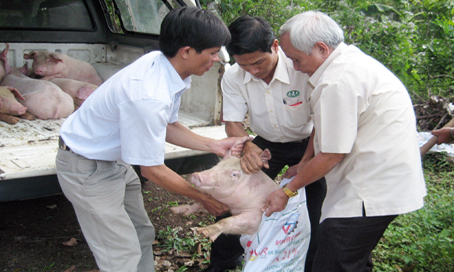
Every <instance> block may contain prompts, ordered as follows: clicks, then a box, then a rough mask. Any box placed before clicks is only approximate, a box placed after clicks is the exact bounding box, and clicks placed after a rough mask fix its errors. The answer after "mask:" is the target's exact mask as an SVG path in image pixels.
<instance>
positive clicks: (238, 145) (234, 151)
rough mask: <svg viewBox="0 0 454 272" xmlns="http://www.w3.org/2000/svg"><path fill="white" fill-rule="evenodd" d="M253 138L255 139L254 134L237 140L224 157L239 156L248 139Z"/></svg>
mask: <svg viewBox="0 0 454 272" xmlns="http://www.w3.org/2000/svg"><path fill="white" fill-rule="evenodd" d="M252 139H253V137H252V136H244V137H243V138H241V139H240V140H238V141H236V142H235V143H234V144H233V145H232V147H231V148H230V149H229V150H228V151H227V153H226V154H225V156H224V159H228V158H230V157H232V156H235V157H237V155H241V153H242V150H243V145H244V143H245V142H247V141H251V140H252Z"/></svg>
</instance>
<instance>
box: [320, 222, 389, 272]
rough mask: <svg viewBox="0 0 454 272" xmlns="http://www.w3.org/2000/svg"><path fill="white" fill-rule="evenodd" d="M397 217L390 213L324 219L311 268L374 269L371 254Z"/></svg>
mask: <svg viewBox="0 0 454 272" xmlns="http://www.w3.org/2000/svg"><path fill="white" fill-rule="evenodd" d="M395 218H396V216H395V215H391V216H376V217H366V216H363V217H354V218H327V219H325V220H324V221H323V222H322V223H321V224H320V226H319V229H318V236H319V240H318V250H317V253H316V255H315V258H314V263H313V266H312V271H317V272H318V271H323V272H353V271H354V272H366V271H367V272H370V271H372V260H371V258H370V254H371V252H372V250H373V249H374V248H375V246H376V245H377V243H378V241H379V240H380V238H381V237H382V236H383V233H384V232H385V230H386V228H387V227H388V225H389V224H390V223H391V222H392V221H393V220H394V219H395Z"/></svg>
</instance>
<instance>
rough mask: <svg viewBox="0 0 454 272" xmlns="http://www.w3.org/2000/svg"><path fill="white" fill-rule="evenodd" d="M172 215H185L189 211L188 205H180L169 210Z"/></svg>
mask: <svg viewBox="0 0 454 272" xmlns="http://www.w3.org/2000/svg"><path fill="white" fill-rule="evenodd" d="M170 209H171V210H172V212H174V213H183V214H185V213H187V212H188V211H189V205H181V206H177V207H172V208H170Z"/></svg>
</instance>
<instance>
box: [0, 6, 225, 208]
mask: <svg viewBox="0 0 454 272" xmlns="http://www.w3.org/2000/svg"><path fill="white" fill-rule="evenodd" d="M182 5H188V6H196V5H200V4H199V3H198V1H197V2H194V0H176V1H172V0H1V1H0V51H1V50H3V49H4V48H5V44H6V43H8V44H9V51H8V56H7V57H8V61H9V63H10V64H11V66H13V67H21V66H23V65H24V64H25V62H26V61H29V64H28V65H29V67H31V62H30V60H25V59H24V58H23V55H24V53H29V52H30V51H33V50H36V51H39V50H47V51H50V52H59V53H64V54H67V55H69V56H71V57H73V58H77V59H81V60H84V61H87V62H89V63H91V64H92V65H93V66H94V67H95V69H96V70H97V72H98V74H99V75H100V76H101V78H102V79H103V80H106V79H107V78H109V77H110V76H111V75H113V74H114V73H115V72H117V71H118V70H120V69H121V68H123V67H125V66H127V65H128V64H130V63H132V62H133V61H134V60H136V59H137V58H139V57H140V56H142V55H143V54H146V53H148V52H150V51H153V50H157V49H158V41H157V39H158V37H159V30H160V23H161V21H162V19H163V18H164V16H165V15H166V14H167V13H168V11H169V10H170V9H172V8H176V7H179V6H182ZM223 52H225V51H223ZM221 59H223V60H224V61H228V54H227V53H223V54H221ZM223 71H224V66H223V64H222V63H217V64H216V65H215V66H214V67H213V68H212V69H211V70H210V71H209V72H207V73H206V74H205V75H204V76H202V77H197V76H193V78H192V81H193V84H192V87H191V88H190V89H189V90H188V91H186V92H185V93H184V95H183V97H182V103H181V108H180V112H179V122H180V123H182V124H183V125H185V126H187V127H188V128H190V129H191V130H192V131H194V132H195V133H197V134H200V135H204V136H207V137H210V138H215V139H221V138H225V137H226V134H225V131H224V126H223V125H222V122H221V118H222V117H221V114H222V109H221V106H222V96H221V91H220V87H219V82H220V78H221V76H222V74H223ZM63 121H64V119H57V120H33V121H28V120H24V119H22V120H20V121H19V122H18V123H17V124H15V125H10V124H7V123H5V122H2V121H0V201H11V200H21V199H28V198H35V197H42V196H47V195H52V194H58V193H60V192H61V189H60V186H59V184H58V181H57V178H56V174H55V156H56V153H57V148H58V143H57V142H58V136H59V129H60V126H61V124H62V123H63ZM144 140H145V139H144ZM165 163H166V165H168V166H169V167H170V168H172V169H173V170H175V171H176V172H177V173H180V174H185V173H189V172H192V171H193V170H194V169H198V170H200V169H201V168H203V166H204V165H208V164H214V163H216V156H215V155H213V154H207V153H204V152H200V151H195V150H189V149H185V148H180V147H177V146H174V145H171V144H167V145H166V154H165Z"/></svg>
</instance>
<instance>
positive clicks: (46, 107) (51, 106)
mask: <svg viewBox="0 0 454 272" xmlns="http://www.w3.org/2000/svg"><path fill="white" fill-rule="evenodd" d="M2 62H3V64H4V69H5V72H6V75H5V77H4V78H3V80H2V81H1V83H0V86H14V87H15V88H17V90H18V91H19V92H20V93H21V95H22V96H23V97H24V98H25V101H19V102H20V103H21V104H22V105H24V106H25V107H27V110H28V112H29V113H30V114H32V115H34V116H35V117H36V118H39V119H56V118H65V117H68V116H69V115H70V114H71V113H73V112H74V102H73V99H72V97H71V96H70V95H69V94H67V93H65V92H63V91H62V90H61V89H60V88H59V87H58V86H57V85H55V84H54V83H52V82H49V81H46V80H39V79H33V78H30V77H28V76H26V75H25V74H28V69H27V63H26V64H25V65H24V66H23V67H22V68H20V69H17V68H12V67H11V66H10V65H9V63H8V60H7V59H2Z"/></svg>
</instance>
